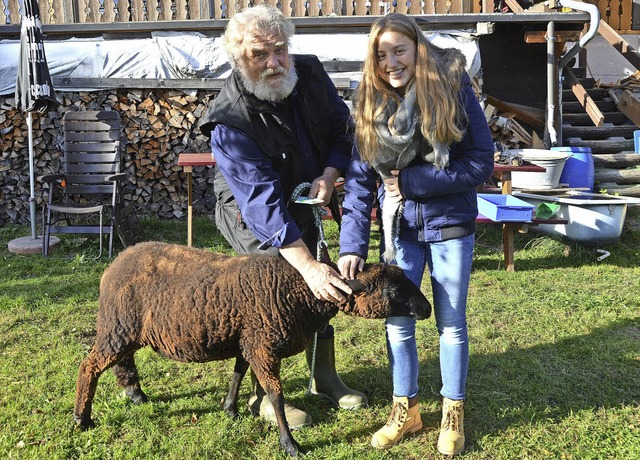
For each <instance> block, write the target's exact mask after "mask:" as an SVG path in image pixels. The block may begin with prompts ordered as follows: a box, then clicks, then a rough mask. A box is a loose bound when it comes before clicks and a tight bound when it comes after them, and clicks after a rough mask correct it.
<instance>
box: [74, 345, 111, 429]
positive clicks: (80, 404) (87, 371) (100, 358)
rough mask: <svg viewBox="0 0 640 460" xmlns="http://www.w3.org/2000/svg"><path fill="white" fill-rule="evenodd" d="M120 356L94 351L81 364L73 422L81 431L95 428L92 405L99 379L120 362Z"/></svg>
mask: <svg viewBox="0 0 640 460" xmlns="http://www.w3.org/2000/svg"><path fill="white" fill-rule="evenodd" d="M118 358H119V356H116V355H104V354H102V353H99V352H96V351H95V350H92V351H91V353H89V356H87V357H86V358H85V359H84V360H83V361H82V362H81V363H80V367H79V369H78V379H77V381H76V401H75V408H74V410H73V420H74V421H75V422H76V423H77V424H78V426H80V428H81V429H83V430H85V429H87V428H93V427H94V426H95V423H93V420H91V405H92V404H93V397H94V396H95V394H96V387H97V386H98V378H99V377H100V375H101V374H102V373H103V372H104V371H105V370H106V369H108V368H110V367H111V366H113V365H114V364H115V363H116V362H117V361H118Z"/></svg>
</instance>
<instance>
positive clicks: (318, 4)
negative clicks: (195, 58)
mask: <svg viewBox="0 0 640 460" xmlns="http://www.w3.org/2000/svg"><path fill="white" fill-rule="evenodd" d="M2 3H4V7H3V8H2V9H1V11H0V23H1V24H19V23H20V9H21V7H20V4H21V3H22V0H0V6H1V4H2ZM257 3H262V2H261V1H254V0H38V4H39V6H40V15H41V21H42V24H79V23H96V22H138V21H181V20H190V19H194V20H202V19H226V18H230V17H231V16H233V15H234V14H235V13H236V12H238V11H241V10H242V9H244V8H245V7H247V6H249V5H253V4H257ZM267 3H271V4H272V5H276V6H277V7H278V8H280V9H281V10H282V12H283V13H284V14H285V15H286V16H290V17H317V16H330V15H336V16H364V15H380V14H386V13H388V12H390V11H393V12H398V13H409V14H456V13H471V12H474V10H473V7H472V0H453V1H451V0H432V1H426V2H421V1H419V0H418V1H409V0H404V1H398V0H393V1H386V2H385V1H376V0H373V1H370V0H292V1H291V2H286V3H285V2H282V1H280V0H268V1H267ZM480 8H481V7H480V3H479V2H478V5H477V7H476V10H477V11H476V12H478V11H479V10H480Z"/></svg>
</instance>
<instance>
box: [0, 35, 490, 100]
mask: <svg viewBox="0 0 640 460" xmlns="http://www.w3.org/2000/svg"><path fill="white" fill-rule="evenodd" d="M426 36H427V38H428V39H429V40H430V41H431V42H432V43H434V44H436V45H438V46H441V47H455V48H458V49H460V50H461V51H462V52H463V53H464V54H465V56H466V58H467V63H468V71H469V73H470V74H471V75H472V76H473V75H475V74H476V73H477V72H478V71H479V70H480V52H479V49H478V43H477V41H476V40H475V38H474V36H473V35H471V34H469V33H465V32H447V33H428V34H426ZM367 40H368V35H367V34H336V35H335V36H332V35H327V34H299V35H294V36H293V37H292V41H291V48H290V51H291V52H292V53H299V54H315V55H316V56H318V58H319V59H320V60H321V61H332V60H336V61H362V60H363V59H364V56H365V52H366V48H367ZM44 46H45V49H46V53H47V61H48V64H49V71H50V73H51V76H52V77H53V78H61V77H68V78H149V79H160V78H162V79H189V78H198V79H199V78H223V77H225V76H226V75H227V74H228V72H229V70H230V67H229V64H228V60H227V55H226V52H225V50H224V47H223V45H222V39H221V38H220V37H207V36H205V35H202V34H199V33H183V32H156V33H153V34H152V36H151V37H150V38H143V39H127V40H111V39H110V40H105V39H102V38H91V39H88V38H87V39H79V38H73V39H68V40H57V41H53V40H46V41H45V45H44ZM19 50H20V42H19V40H0V94H3V95H4V94H11V93H14V92H15V84H16V75H17V70H18V56H19V54H20V51H19ZM350 75H351V74H350ZM353 79H354V80H359V77H358V75H357V74H356V75H353ZM86 89H87V90H91V89H99V88H86ZM56 90H57V91H64V87H62V88H56Z"/></svg>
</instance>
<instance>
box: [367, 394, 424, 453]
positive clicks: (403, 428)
mask: <svg viewBox="0 0 640 460" xmlns="http://www.w3.org/2000/svg"><path fill="white" fill-rule="evenodd" d="M412 402H413V399H412ZM421 429H422V419H421V418H420V410H419V408H418V403H417V402H416V403H415V404H414V405H413V406H412V407H409V398H399V397H396V396H394V397H393V408H392V409H391V415H390V416H389V420H387V424H386V425H385V426H383V427H382V428H380V429H379V430H378V431H376V432H375V433H374V434H373V437H372V438H371V445H372V446H373V447H375V448H376V449H390V448H391V447H393V446H395V445H396V444H397V443H399V442H400V441H401V440H402V437H403V436H404V435H405V434H406V433H415V432H416V431H420V430H421Z"/></svg>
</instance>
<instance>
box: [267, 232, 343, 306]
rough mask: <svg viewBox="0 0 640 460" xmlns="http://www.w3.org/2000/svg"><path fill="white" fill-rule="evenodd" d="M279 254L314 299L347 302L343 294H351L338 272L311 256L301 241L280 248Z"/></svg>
mask: <svg viewBox="0 0 640 460" xmlns="http://www.w3.org/2000/svg"><path fill="white" fill-rule="evenodd" d="M280 254H282V257H284V258H285V259H286V260H287V262H289V263H290V264H291V265H293V267H294V268H295V269H296V270H298V273H300V274H301V275H302V277H303V278H304V280H305V282H306V283H307V285H308V286H309V289H311V291H312V292H313V295H314V296H316V298H318V299H320V300H327V301H329V302H335V303H342V302H344V301H345V300H347V299H346V297H345V296H344V294H343V293H346V294H351V293H353V291H352V290H351V287H349V285H348V284H347V283H346V281H344V280H343V279H342V278H341V277H340V275H339V274H338V272H336V271H335V270H334V269H333V268H331V267H330V266H329V265H326V264H323V263H320V262H318V261H317V260H316V259H315V257H313V256H312V255H311V253H310V252H309V249H307V247H306V246H305V244H304V243H303V241H302V239H299V240H296V241H294V242H293V243H291V244H289V245H287V246H283V247H281V248H280ZM341 291H342V292H341Z"/></svg>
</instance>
